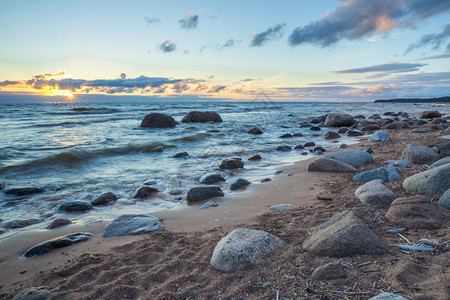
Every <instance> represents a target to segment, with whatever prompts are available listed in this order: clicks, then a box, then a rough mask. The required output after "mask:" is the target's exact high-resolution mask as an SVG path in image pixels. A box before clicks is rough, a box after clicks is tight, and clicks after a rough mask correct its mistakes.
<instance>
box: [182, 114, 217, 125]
mask: <svg viewBox="0 0 450 300" xmlns="http://www.w3.org/2000/svg"><path fill="white" fill-rule="evenodd" d="M181 122H183V123H189V122H200V123H207V122H216V123H218V122H222V118H221V117H220V115H219V114H218V113H216V112H212V111H204V112H202V111H191V112H190V113H188V114H187V115H185V116H184V117H183V119H181Z"/></svg>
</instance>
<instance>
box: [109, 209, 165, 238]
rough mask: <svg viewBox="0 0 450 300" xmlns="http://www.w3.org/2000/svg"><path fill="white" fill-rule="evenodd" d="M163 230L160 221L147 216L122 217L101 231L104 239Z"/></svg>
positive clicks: (129, 215)
mask: <svg viewBox="0 0 450 300" xmlns="http://www.w3.org/2000/svg"><path fill="white" fill-rule="evenodd" d="M162 228H164V226H163V224H162V223H161V222H160V220H159V219H158V218H156V217H153V216H148V215H132V214H128V215H122V216H120V217H117V218H116V219H114V220H113V221H112V222H111V223H110V224H109V225H108V226H106V227H105V230H104V231H103V236H104V237H111V236H123V235H135V234H143V233H148V232H153V231H155V230H158V229H162Z"/></svg>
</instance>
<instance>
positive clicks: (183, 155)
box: [172, 152, 189, 158]
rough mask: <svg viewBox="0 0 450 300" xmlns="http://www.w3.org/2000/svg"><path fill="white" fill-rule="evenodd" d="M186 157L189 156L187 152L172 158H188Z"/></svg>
mask: <svg viewBox="0 0 450 300" xmlns="http://www.w3.org/2000/svg"><path fill="white" fill-rule="evenodd" d="M188 156H189V153H187V152H179V153H177V154H175V155H174V156H172V157H173V158H184V157H188Z"/></svg>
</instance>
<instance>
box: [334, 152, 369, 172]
mask: <svg viewBox="0 0 450 300" xmlns="http://www.w3.org/2000/svg"><path fill="white" fill-rule="evenodd" d="M325 157H328V158H332V159H336V160H339V161H342V162H345V163H346V164H349V165H351V166H352V167H354V168H358V167H360V166H363V165H368V164H370V163H372V160H373V158H372V155H370V153H367V152H366V151H361V150H345V151H339V152H334V153H329V154H327V155H326V156H325Z"/></svg>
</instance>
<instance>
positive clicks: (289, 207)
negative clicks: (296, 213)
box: [269, 204, 297, 211]
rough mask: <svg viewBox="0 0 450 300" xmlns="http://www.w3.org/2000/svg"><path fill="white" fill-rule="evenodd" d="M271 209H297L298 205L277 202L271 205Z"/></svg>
mask: <svg viewBox="0 0 450 300" xmlns="http://www.w3.org/2000/svg"><path fill="white" fill-rule="evenodd" d="M269 209H270V210H280V211H285V210H295V209H297V206H295V205H293V204H275V205H271V206H269Z"/></svg>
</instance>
